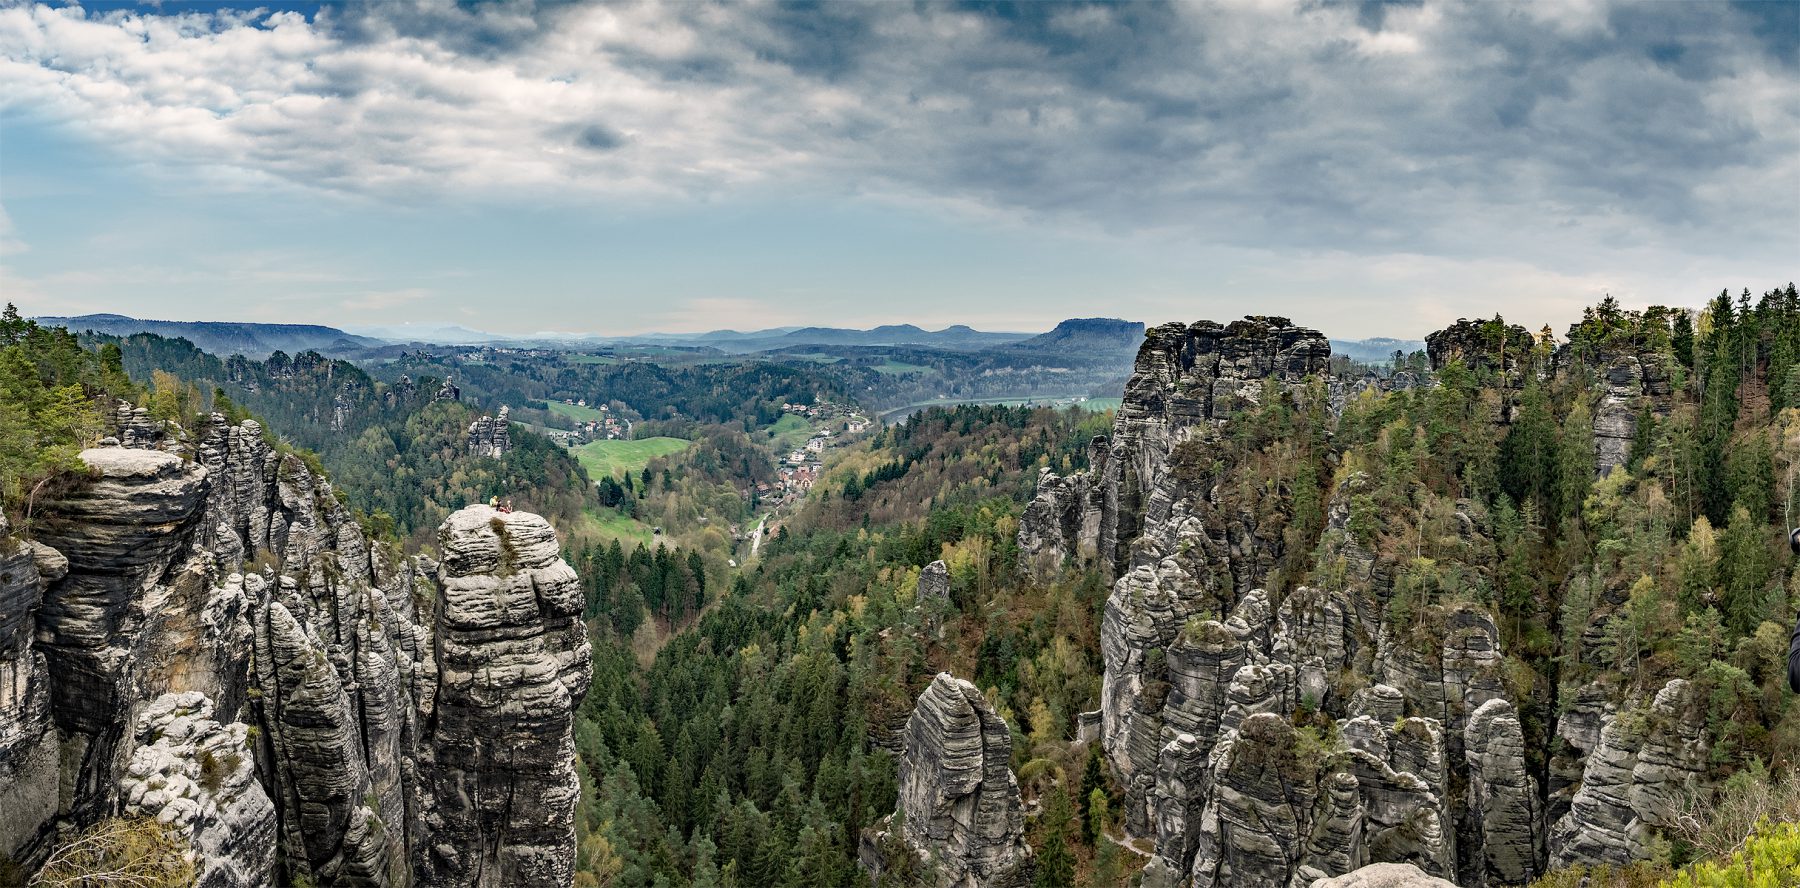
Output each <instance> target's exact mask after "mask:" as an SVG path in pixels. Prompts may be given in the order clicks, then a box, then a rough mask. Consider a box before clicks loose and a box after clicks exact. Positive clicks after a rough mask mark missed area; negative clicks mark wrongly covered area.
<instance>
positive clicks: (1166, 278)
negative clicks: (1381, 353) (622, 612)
mask: <svg viewBox="0 0 1800 888" xmlns="http://www.w3.org/2000/svg"><path fill="white" fill-rule="evenodd" d="M1797 260H1800V3H1794V2H1772V3H1737V4H1731V3H1712V2H1707V3H1699V2H1692V3H1675V2H1667V3H1636V4H1633V3H1616V2H1599V0H1557V2H1546V3H1537V4H1533V3H1510V2H1508V3H1499V2H1481V3H1435V2H1426V3H1385V4H1384V3H1320V2H1308V3H1300V4H1288V3H1272V2H1240V0H1225V2H1214V3H1206V4H1193V5H1166V4H1129V3H1121V4H1112V3H1109V4H1093V5H1090V4H1060V3H1028V4H1018V5H1014V4H999V3H972V4H956V5H952V4H936V3H898V2H883V3H824V4H818V5H792V4H773V3H733V4H705V3H697V2H683V3H668V4H651V3H644V4H632V3H612V4H594V3H582V2H550V0H539V2H535V3H534V2H494V3H482V4H472V3H455V2H448V0H441V2H440V0H393V2H381V3H350V4H332V3H303V4H272V5H271V4H263V5H254V6H252V5H246V4H231V3H194V2H185V3H184V2H176V0H167V2H162V3H155V4H147V5H125V4H117V3H114V4H106V3H89V4H86V5H73V4H67V5H65V4H50V5H45V4H30V3H18V2H11V3H8V2H6V0H0V298H3V299H5V300H8V301H11V302H15V303H18V305H19V307H20V310H21V311H22V312H24V313H26V314H34V315H65V314H80V313H88V312H102V311H110V312H117V313H121V314H130V315H135V316H138V317H151V318H163V319H176V320H234V321H266V322H286V323H320V324H329V325H332V326H338V327H356V326H367V325H381V324H395V323H403V322H415V323H425V324H457V325H461V326H466V327H471V328H474V329H479V330H485V331H493V332H499V333H507V334H524V333H532V332H543V331H563V332H589V333H598V334H605V335H617V334H630V333H641V332H649V331H703V330H710V329H717V328H736V329H758V328H764V327H772V326H785V325H812V324H818V325H832V326H872V325H875V324H882V323H915V324H919V325H920V326H924V327H928V328H938V327H942V326H946V325H949V324H954V323H964V324H969V325H971V326H974V327H977V328H979V329H990V330H1016V331H1035V330H1044V329H1048V328H1049V327H1051V326H1052V325H1054V324H1055V323H1056V322H1057V321H1058V320H1060V319H1062V318H1067V317H1093V316H1109V317H1124V318H1128V319H1133V320H1141V321H1147V322H1150V323H1161V322H1165V321H1170V320H1182V321H1194V320H1199V319H1202V318H1208V319H1215V320H1229V319H1231V318H1234V317H1237V316H1240V315H1245V314H1279V315H1285V316H1288V317H1291V318H1293V319H1295V320H1296V321H1298V322H1300V323H1302V324H1305V325H1307V326H1312V327H1316V328H1318V329H1320V330H1323V331H1325V332H1326V333H1328V334H1330V335H1332V336H1338V337H1351V338H1360V337H1369V336H1395V337H1402V338H1417V337H1421V336H1423V335H1424V334H1425V333H1427V332H1429V331H1431V330H1434V329H1437V328H1439V327H1442V326H1444V325H1446V324H1448V323H1449V322H1451V321H1454V320H1455V319H1457V318H1459V317H1476V316H1482V317H1485V316H1491V315H1493V314H1495V313H1501V314H1504V315H1505V316H1506V317H1507V318H1508V319H1509V320H1513V321H1516V322H1521V323H1525V324H1527V325H1528V326H1530V327H1532V328H1534V329H1535V328H1536V327H1538V326H1540V325H1542V324H1545V323H1549V324H1552V325H1554V326H1555V327H1556V328H1557V329H1559V330H1560V329H1561V328H1563V327H1564V326H1566V325H1567V324H1568V323H1570V322H1572V321H1573V320H1575V319H1576V318H1577V317H1578V316H1579V314H1580V310H1581V308H1582V307H1583V306H1585V305H1588V304H1591V303H1593V302H1595V301H1597V300H1599V299H1600V298H1602V297H1603V296H1604V295H1607V294H1611V295H1612V296H1615V297H1617V298H1618V299H1620V300H1621V301H1622V302H1624V303H1625V304H1627V305H1629V306H1641V305H1647V304H1657V303H1660V304H1670V305H1695V306H1697V305H1699V304H1701V303H1703V302H1704V301H1705V300H1706V299H1707V298H1709V297H1710V296H1712V295H1715V294H1717V293H1718V292H1719V291H1720V290H1721V289H1725V288H1730V289H1731V290H1732V291H1733V292H1734V293H1735V292H1737V291H1739V290H1741V289H1743V288H1746V287H1747V288H1750V289H1752V290H1754V291H1756V292H1758V293H1760V292H1762V291H1763V290H1766V289H1770V288H1772V287H1776V286H1782V285H1785V284H1786V283H1787V282H1788V281H1790V280H1793V279H1795V278H1800V270H1797V266H1800V261H1797Z"/></svg>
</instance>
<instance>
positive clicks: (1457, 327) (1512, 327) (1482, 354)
mask: <svg viewBox="0 0 1800 888" xmlns="http://www.w3.org/2000/svg"><path fill="white" fill-rule="evenodd" d="M1533 345H1535V340H1533V338H1532V336H1531V332H1530V331H1528V330H1526V329H1525V328H1524V327H1521V326H1519V325H1518V324H1507V323H1505V322H1503V321H1501V320H1499V319H1498V318H1495V319H1494V320H1491V321H1482V320H1475V321H1471V320H1469V319H1467V318H1462V319H1460V320H1458V321H1457V322H1456V323H1454V324H1451V325H1450V326H1448V327H1445V328H1444V329H1442V330H1437V331H1435V332H1432V333H1428V334H1426V336H1425V354H1426V356H1427V358H1428V359H1429V360H1430V361H1431V369H1432V370H1433V371H1439V370H1442V369H1444V367H1445V366H1447V365H1448V364H1449V363H1450V362H1452V361H1456V362H1458V363H1461V364H1462V365H1463V366H1464V367H1467V368H1469V369H1471V370H1488V371H1493V372H1496V373H1499V374H1501V375H1502V376H1504V377H1505V378H1506V379H1507V380H1509V381H1512V382H1516V381H1518V380H1519V379H1520V377H1519V374H1521V373H1522V372H1523V368H1524V366H1525V365H1526V364H1527V363H1528V361H1529V359H1530V358H1531V350H1532V346H1533Z"/></svg>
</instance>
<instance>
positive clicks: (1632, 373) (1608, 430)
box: [1594, 347, 1675, 478]
mask: <svg viewBox="0 0 1800 888" xmlns="http://www.w3.org/2000/svg"><path fill="white" fill-rule="evenodd" d="M1594 361H1595V362H1596V364H1597V367H1596V369H1597V370H1598V371H1599V374H1600V384H1601V389H1600V401H1599V403H1598V404H1597V405H1595V407H1594V457H1595V459H1594V462H1595V467H1596V468H1597V469H1598V470H1599V475H1600V477H1603V478H1604V477H1606V473H1607V472H1610V471H1612V469H1613V467H1614V466H1621V465H1624V464H1625V460H1626V457H1627V456H1628V455H1629V454H1630V452H1631V441H1632V438H1633V436H1635V435H1636V434H1637V424H1638V415H1639V413H1641V412H1642V410H1643V408H1645V407H1648V408H1649V409H1650V413H1651V415H1652V416H1656V417H1663V416H1667V415H1669V410H1670V407H1671V405H1672V403H1673V401H1674V384H1673V375H1674V370H1675V366H1674V365H1675V362H1674V360H1673V359H1672V358H1670V357H1669V356H1667V355H1664V354H1662V353H1661V352H1657V351H1639V350H1636V349H1629V348H1623V347H1609V348H1603V349H1601V350H1600V352H1599V353H1598V354H1597V355H1595V356H1594Z"/></svg>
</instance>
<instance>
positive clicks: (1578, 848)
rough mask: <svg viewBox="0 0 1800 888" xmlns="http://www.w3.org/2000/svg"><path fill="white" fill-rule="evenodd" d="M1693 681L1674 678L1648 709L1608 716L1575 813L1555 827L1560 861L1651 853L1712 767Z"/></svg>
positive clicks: (1553, 844)
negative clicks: (1659, 829) (1655, 837)
mask: <svg viewBox="0 0 1800 888" xmlns="http://www.w3.org/2000/svg"><path fill="white" fill-rule="evenodd" d="M1698 704H1699V701H1698V700H1696V699H1695V692H1694V688H1693V686H1692V685H1691V684H1690V683H1688V682H1687V681H1685V680H1683V679H1674V680H1672V681H1670V682H1669V683H1668V684H1667V685H1664V686H1663V688H1662V690H1660V691H1658V692H1657V693H1656V697H1655V699H1654V700H1653V701H1651V703H1650V704H1649V705H1648V706H1640V707H1631V708H1627V709H1623V710H1620V711H1619V712H1617V713H1615V714H1612V715H1608V716H1606V717H1604V727H1603V728H1602V729H1601V731H1600V739H1599V742H1598V743H1597V745H1596V746H1595V747H1594V749H1593V750H1592V751H1591V752H1589V753H1588V756H1587V764H1586V767H1585V768H1584V769H1583V771H1582V779H1581V788H1580V790H1579V791H1577V792H1576V793H1575V795H1574V798H1573V799H1572V800H1571V801H1570V806H1569V811H1568V813H1566V814H1564V815H1563V816H1562V817H1561V818H1560V819H1559V820H1557V821H1556V823H1555V824H1554V825H1553V826H1552V827H1551V829H1550V836H1549V843H1550V855H1551V857H1552V859H1553V861H1554V862H1555V863H1556V864H1557V865H1567V864H1570V863H1587V864H1601V863H1610V864H1621V863H1627V862H1629V861H1631V860H1635V859H1642V858H1643V857H1645V856H1646V855H1647V853H1648V847H1647V846H1648V842H1649V839H1650V829H1651V828H1652V827H1656V826H1665V825H1668V824H1669V823H1671V822H1672V821H1671V818H1673V817H1674V816H1675V814H1676V812H1678V811H1680V810H1681V803H1682V801H1683V800H1684V797H1685V796H1686V795H1687V794H1688V793H1690V792H1692V791H1693V790H1694V788H1695V787H1696V786H1697V785H1698V781H1699V778H1700V775H1701V774H1702V773H1703V772H1704V771H1705V768H1706V746H1705V721H1704V717H1703V713H1702V711H1701V709H1700V706H1699V705H1698Z"/></svg>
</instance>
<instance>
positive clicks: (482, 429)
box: [465, 407, 512, 459]
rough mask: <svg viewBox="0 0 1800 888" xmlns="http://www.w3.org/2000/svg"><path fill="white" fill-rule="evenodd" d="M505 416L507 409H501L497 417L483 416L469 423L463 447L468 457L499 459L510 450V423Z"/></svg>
mask: <svg viewBox="0 0 1800 888" xmlns="http://www.w3.org/2000/svg"><path fill="white" fill-rule="evenodd" d="M506 414H507V408H506V407H501V408H500V415H499V416H483V417H481V418H480V419H477V420H475V421H474V422H472V423H469V434H468V437H467V441H466V444H465V446H466V447H467V449H468V451H469V455H470V456H486V457H492V458H494V459H499V458H500V457H503V456H505V455H506V454H507V453H508V452H509V451H511V450H512V421H511V420H509V419H507V418H506Z"/></svg>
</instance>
